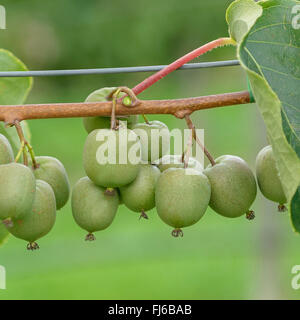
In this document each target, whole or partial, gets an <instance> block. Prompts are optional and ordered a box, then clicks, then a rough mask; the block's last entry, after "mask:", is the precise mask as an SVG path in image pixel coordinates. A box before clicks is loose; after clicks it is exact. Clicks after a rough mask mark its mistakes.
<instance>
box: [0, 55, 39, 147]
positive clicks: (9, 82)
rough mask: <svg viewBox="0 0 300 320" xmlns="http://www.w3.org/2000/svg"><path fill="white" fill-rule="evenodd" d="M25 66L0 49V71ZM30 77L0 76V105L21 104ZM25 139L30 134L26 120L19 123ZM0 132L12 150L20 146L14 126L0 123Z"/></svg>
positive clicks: (18, 68)
mask: <svg viewBox="0 0 300 320" xmlns="http://www.w3.org/2000/svg"><path fill="white" fill-rule="evenodd" d="M26 70H27V68H26V66H25V65H24V64H23V62H21V61H20V60H19V59H18V58H16V57H15V56H14V55H13V54H12V53H11V52H9V51H7V50H4V49H0V71H26ZM32 83H33V80H32V78H0V105H8V104H13V105H17V104H22V103H24V102H25V100H26V98H27V96H28V94H29V92H30V90H31V88H32ZM21 125H22V127H23V130H24V134H25V136H26V139H28V141H30V138H31V135H30V130H29V127H28V124H27V123H26V121H22V123H21ZM0 133H2V134H3V135H5V136H6V137H7V138H8V140H9V141H10V143H11V145H12V147H13V150H14V152H15V153H16V152H17V151H18V150H19V148H20V142H19V138H18V135H17V133H16V130H15V128H7V127H5V124H4V123H3V122H1V123H0Z"/></svg>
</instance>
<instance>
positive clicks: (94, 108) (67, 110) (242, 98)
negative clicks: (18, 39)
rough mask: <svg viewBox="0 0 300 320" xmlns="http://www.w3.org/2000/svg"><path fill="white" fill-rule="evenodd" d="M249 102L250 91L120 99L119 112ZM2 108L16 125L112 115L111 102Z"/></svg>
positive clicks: (183, 110)
mask: <svg viewBox="0 0 300 320" xmlns="http://www.w3.org/2000/svg"><path fill="white" fill-rule="evenodd" d="M247 103H250V95H249V92H248V91H243V92H233V93H224V94H217V95H210V96H203V97H196V98H185V99H173V100H137V101H135V103H134V105H132V106H129V107H128V106H125V105H123V104H122V103H120V102H118V103H117V105H116V115H117V116H121V115H134V114H172V115H174V116H176V117H177V118H180V119H183V118H184V117H185V116H186V115H190V114H192V113H193V112H194V111H197V110H203V109H210V108H217V107H223V106H232V105H239V104H247ZM0 108H1V113H0V121H4V122H6V123H8V124H11V125H14V123H15V121H16V120H17V121H19V122H20V121H22V120H29V119H50V118H76V117H96V116H111V109H112V103H111V102H110V101H108V102H83V103H54V104H27V105H1V106H0Z"/></svg>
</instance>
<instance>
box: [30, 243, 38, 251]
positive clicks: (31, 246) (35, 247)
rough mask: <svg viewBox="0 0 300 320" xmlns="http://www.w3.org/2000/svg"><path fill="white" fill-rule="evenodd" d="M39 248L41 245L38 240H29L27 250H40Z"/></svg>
mask: <svg viewBox="0 0 300 320" xmlns="http://www.w3.org/2000/svg"><path fill="white" fill-rule="evenodd" d="M39 248H40V247H39V245H38V244H37V243H36V242H29V243H28V244H27V250H30V251H34V250H38V249H39Z"/></svg>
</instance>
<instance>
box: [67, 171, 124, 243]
mask: <svg viewBox="0 0 300 320" xmlns="http://www.w3.org/2000/svg"><path fill="white" fill-rule="evenodd" d="M105 191H106V189H105V188H102V187H99V186H96V185H95V184H94V183H93V182H92V181H91V180H90V179H89V178H88V177H84V178H81V179H80V180H79V181H78V182H77V183H76V185H75V186H74V188H73V192H72V213H73V217H74V220H75V221H76V223H77V224H78V225H79V226H80V227H81V228H82V229H84V230H86V231H87V232H88V235H87V236H86V240H89V241H91V240H95V237H94V235H93V233H94V232H96V231H101V230H104V229H106V228H107V227H109V226H110V225H111V223H112V222H113V220H114V218H115V215H116V213H117V210H118V206H119V196H118V193H117V192H116V193H114V194H113V195H107V194H106V192H105Z"/></svg>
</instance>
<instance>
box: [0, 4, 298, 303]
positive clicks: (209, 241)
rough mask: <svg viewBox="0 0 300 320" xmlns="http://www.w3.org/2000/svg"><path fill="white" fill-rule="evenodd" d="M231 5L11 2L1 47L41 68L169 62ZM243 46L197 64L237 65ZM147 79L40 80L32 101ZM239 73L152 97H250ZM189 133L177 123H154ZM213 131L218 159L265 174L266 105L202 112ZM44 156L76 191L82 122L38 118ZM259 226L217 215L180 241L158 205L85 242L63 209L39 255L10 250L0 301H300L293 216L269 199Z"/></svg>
mask: <svg viewBox="0 0 300 320" xmlns="http://www.w3.org/2000/svg"><path fill="white" fill-rule="evenodd" d="M230 2H231V1H225V0H214V1H194V0H191V1H188V2H187V3H182V2H181V1H175V0H170V1H168V2H162V1H159V0H152V1H151V2H148V1H145V0H141V1H130V2H124V1H121V0H116V1H113V2H112V1H96V0H92V1H89V2H86V1H83V0H81V1H80V0H72V1H71V0H67V1H63V2H62V1H58V0H53V1H51V2H45V1H43V2H37V1H34V0H27V1H26V2H24V1H20V0H15V1H14V2H13V3H12V1H2V4H3V5H4V6H5V7H6V10H7V30H5V31H1V33H0V38H1V46H2V47H3V48H6V49H9V50H11V51H12V52H14V53H15V54H16V55H17V56H18V57H19V58H21V59H22V60H23V61H24V62H25V63H26V64H27V66H28V67H29V68H30V69H32V70H36V69H64V68H94V67H120V66H135V65H151V64H167V63H169V62H171V61H173V60H174V59H176V58H177V57H179V56H181V55H183V54H184V53H186V52H188V51H190V50H192V49H194V48H196V47H197V46H199V45H201V44H204V43H205V42H207V41H210V40H213V39H215V38H217V37H220V36H226V35H227V26H226V22H225V18H224V16H225V9H226V7H227V6H228V5H229V3H230ZM234 58H235V51H234V49H233V48H223V49H218V50H216V51H214V52H212V53H209V54H207V55H205V56H204V57H202V58H201V59H198V60H197V61H198V62H199V61H213V60H225V59H234ZM146 76H148V74H145V73H141V74H140V73H139V74H129V75H102V76H99V75H95V76H81V77H61V78H58V77H54V78H36V79H35V83H34V89H33V91H32V93H31V94H30V96H29V99H28V102H30V103H43V102H70V101H74V102H76V101H83V100H84V99H85V98H86V96H87V95H88V94H89V93H90V92H91V91H93V90H95V89H98V88H101V87H103V86H117V85H127V86H129V87H132V86H134V85H135V84H136V83H138V82H139V81H141V80H142V79H144V78H145V77H146ZM245 88H246V79H245V74H244V72H243V71H242V70H241V69H240V68H239V67H230V68H218V69H205V70H193V71H191V70H190V71H178V72H175V73H174V74H172V75H170V76H168V77H167V78H166V79H164V80H162V81H161V82H160V83H158V84H156V85H154V86H153V87H152V88H150V89H149V90H147V91H146V92H145V93H144V94H142V95H141V98H144V99H167V98H182V97H190V96H200V95H206V94H214V93H223V92H233V91H238V90H245ZM150 118H151V119H158V120H162V121H165V122H166V123H167V124H168V125H169V127H170V128H171V129H172V128H178V127H179V128H184V123H183V122H182V121H181V120H178V119H175V118H173V117H172V116H151V117H150ZM192 118H193V120H194V122H195V124H196V126H197V127H198V128H204V129H205V142H206V146H207V147H208V148H209V150H210V151H211V153H212V154H213V155H214V156H215V157H217V156H220V155H222V154H234V155H238V156H241V157H243V158H244V159H246V160H247V161H248V163H249V165H250V166H251V167H252V168H254V163H255V157H256V154H257V153H258V151H259V150H260V149H261V148H262V147H263V146H265V145H266V144H267V141H266V136H265V128H264V124H263V122H262V119H261V117H260V115H259V112H258V110H257V107H256V106H255V104H252V105H244V106H234V107H226V108H220V109H214V110H207V111H201V112H197V113H195V114H193V116H192ZM30 126H31V130H32V135H33V139H32V143H33V146H34V148H35V152H36V154H37V155H50V156H54V157H57V158H58V159H60V160H61V161H62V162H63V163H64V164H65V167H66V169H67V171H68V173H69V175H70V180H71V184H72V185H74V183H75V182H76V181H77V180H78V179H79V178H80V177H82V176H83V175H84V171H83V168H82V149H83V144H84V140H85V138H86V133H85V131H84V129H83V126H82V121H81V119H58V120H52V119H51V120H34V121H30ZM253 208H254V209H255V211H256V219H255V220H254V221H253V222H248V221H246V219H244V218H243V217H242V218H240V219H235V220H230V219H225V218H222V217H221V216H218V215H217V214H215V213H214V212H213V211H212V210H208V211H207V213H206V215H205V216H204V218H203V219H202V220H201V221H200V222H199V223H198V224H196V225H194V226H192V227H190V228H187V229H186V230H185V235H184V237H183V238H182V239H174V238H172V237H171V235H170V232H171V229H170V228H169V227H168V226H166V225H165V224H163V223H162V222H161V221H160V220H159V218H158V217H157V214H156V212H155V210H152V211H151V212H150V213H149V216H150V220H149V221H139V220H138V216H137V214H134V213H132V212H130V211H129V210H127V209H126V208H125V207H124V206H121V207H120V209H119V212H118V214H117V217H116V219H115V221H114V222H113V224H112V226H111V227H110V228H109V229H107V230H105V231H103V232H100V233H98V234H96V236H97V241H96V242H94V243H85V242H84V240H83V239H84V236H85V232H84V231H82V230H80V228H79V227H78V226H77V225H76V224H75V223H74V221H73V218H72V213H71V210H70V203H69V204H68V205H67V206H66V207H65V208H63V209H62V210H60V211H59V212H58V215H57V222H56V225H55V227H54V229H53V230H52V232H51V233H50V234H49V235H48V236H47V237H45V238H44V239H41V240H40V241H39V244H40V246H41V249H40V250H39V251H38V252H33V253H32V252H27V251H26V250H25V246H26V244H25V243H24V242H22V241H21V240H17V239H13V238H11V239H10V240H9V242H8V243H7V244H6V245H5V246H3V247H2V248H1V249H0V265H3V266H5V267H6V270H7V290H5V291H4V290H3V291H2V290H1V291H0V299H277V298H282V299H288V298H291V299H298V298H299V297H300V291H295V290H293V289H292V288H291V279H292V276H293V275H292V274H291V269H292V267H293V266H294V265H296V264H300V255H299V245H300V238H299V236H297V235H296V234H294V233H293V231H292V229H291V225H290V222H289V217H288V215H287V214H279V213H277V211H276V205H275V204H273V203H271V202H269V201H267V200H265V199H262V196H261V195H260V193H259V194H258V198H257V200H256V202H255V204H254V206H253Z"/></svg>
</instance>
